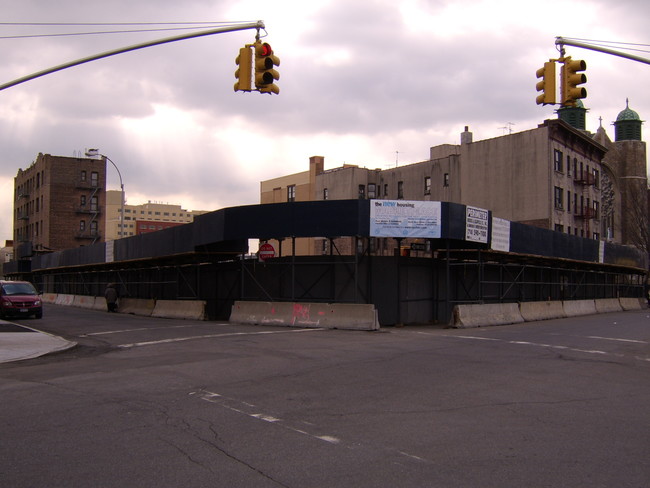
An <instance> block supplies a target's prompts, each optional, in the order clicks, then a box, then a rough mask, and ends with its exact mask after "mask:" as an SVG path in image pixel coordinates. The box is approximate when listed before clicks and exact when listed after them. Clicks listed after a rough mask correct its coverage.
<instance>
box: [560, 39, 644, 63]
mask: <svg viewBox="0 0 650 488" xmlns="http://www.w3.org/2000/svg"><path fill="white" fill-rule="evenodd" d="M555 45H556V46H560V53H561V54H562V57H564V46H565V45H566V46H574V47H581V48H583V49H590V50H591V51H598V52H601V53H606V54H612V55H614V56H619V57H621V58H626V59H631V60H633V61H638V62H640V63H645V64H650V59H646V58H642V57H641V56H634V55H633V54H627V53H623V52H621V51H615V50H614V49H608V48H606V47H600V46H594V45H593V44H588V43H586V42H578V41H572V40H570V39H565V38H564V37H556V38H555Z"/></svg>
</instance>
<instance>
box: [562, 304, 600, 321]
mask: <svg viewBox="0 0 650 488" xmlns="http://www.w3.org/2000/svg"><path fill="white" fill-rule="evenodd" d="M562 306H563V307H564V313H565V314H566V316H567V317H578V316H580V315H593V314H595V313H597V312H596V304H595V303H594V301H593V300H564V301H563V302H562Z"/></svg>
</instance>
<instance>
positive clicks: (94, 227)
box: [90, 220, 97, 235]
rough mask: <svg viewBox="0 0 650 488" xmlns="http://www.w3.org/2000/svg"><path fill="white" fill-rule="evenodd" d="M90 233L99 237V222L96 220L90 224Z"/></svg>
mask: <svg viewBox="0 0 650 488" xmlns="http://www.w3.org/2000/svg"><path fill="white" fill-rule="evenodd" d="M90 233H91V234H92V235H97V221H96V220H92V221H91V222H90Z"/></svg>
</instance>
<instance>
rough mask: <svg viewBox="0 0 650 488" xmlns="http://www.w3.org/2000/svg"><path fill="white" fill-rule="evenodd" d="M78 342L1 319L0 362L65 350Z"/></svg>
mask: <svg viewBox="0 0 650 488" xmlns="http://www.w3.org/2000/svg"><path fill="white" fill-rule="evenodd" d="M76 344H77V343H76V342H72V341H68V340H65V339H63V338H61V337H57V336H54V335H51V334H48V333H46V332H41V331H38V330H35V329H32V328H30V327H25V326H21V325H17V324H14V323H12V322H6V321H4V320H0V363H8V362H10V361H20V360H23V359H32V358H36V357H39V356H43V355H45V354H49V353H52V352H57V351H63V350H65V349H69V348H71V347H74V346H75V345H76Z"/></svg>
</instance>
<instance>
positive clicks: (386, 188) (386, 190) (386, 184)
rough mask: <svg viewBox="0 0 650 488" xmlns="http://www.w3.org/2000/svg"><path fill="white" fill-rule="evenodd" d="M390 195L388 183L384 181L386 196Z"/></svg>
mask: <svg viewBox="0 0 650 488" xmlns="http://www.w3.org/2000/svg"><path fill="white" fill-rule="evenodd" d="M386 197H388V183H384V198H386Z"/></svg>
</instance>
